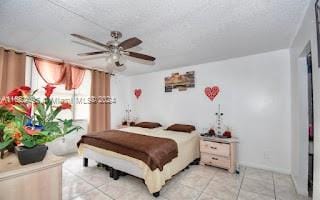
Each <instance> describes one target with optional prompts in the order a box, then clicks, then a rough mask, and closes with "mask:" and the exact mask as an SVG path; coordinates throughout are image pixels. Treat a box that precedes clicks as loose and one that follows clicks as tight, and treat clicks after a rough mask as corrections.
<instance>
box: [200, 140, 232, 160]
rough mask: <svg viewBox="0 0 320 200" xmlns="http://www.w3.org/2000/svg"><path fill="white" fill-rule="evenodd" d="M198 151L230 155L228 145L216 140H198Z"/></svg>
mask: <svg viewBox="0 0 320 200" xmlns="http://www.w3.org/2000/svg"><path fill="white" fill-rule="evenodd" d="M200 151H201V152H205V153H209V154H215V155H219V156H226V157H229V156H230V145H229V144H224V143H218V142H207V141H203V140H201V141H200Z"/></svg>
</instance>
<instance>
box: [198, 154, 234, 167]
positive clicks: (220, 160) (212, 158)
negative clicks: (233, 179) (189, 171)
mask: <svg viewBox="0 0 320 200" xmlns="http://www.w3.org/2000/svg"><path fill="white" fill-rule="evenodd" d="M201 162H202V163H204V164H207V165H212V166H217V167H222V168H226V169H229V168H230V160H229V158H226V157H223V156H217V155H212V154H207V153H201Z"/></svg>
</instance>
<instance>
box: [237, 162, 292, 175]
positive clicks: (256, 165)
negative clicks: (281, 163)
mask: <svg viewBox="0 0 320 200" xmlns="http://www.w3.org/2000/svg"><path fill="white" fill-rule="evenodd" d="M239 164H240V165H242V166H245V167H252V168H257V169H263V170H267V171H272V172H277V173H281V174H287V175H291V170H290V169H284V168H276V167H269V166H265V165H259V164H254V163H248V162H240V163H239Z"/></svg>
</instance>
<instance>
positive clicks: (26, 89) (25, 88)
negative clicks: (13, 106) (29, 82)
mask: <svg viewBox="0 0 320 200" xmlns="http://www.w3.org/2000/svg"><path fill="white" fill-rule="evenodd" d="M19 89H20V91H21V94H22V96H27V95H29V93H30V91H31V88H30V87H28V86H21V87H20V88H19Z"/></svg>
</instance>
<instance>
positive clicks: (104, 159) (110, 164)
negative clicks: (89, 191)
mask: <svg viewBox="0 0 320 200" xmlns="http://www.w3.org/2000/svg"><path fill="white" fill-rule="evenodd" d="M88 159H92V160H95V161H96V162H98V166H100V167H104V168H105V169H106V170H107V171H109V173H110V177H111V178H113V180H118V179H119V178H120V176H125V175H127V174H129V175H132V176H135V177H137V178H139V179H142V180H143V181H144V179H143V175H142V172H141V170H140V168H138V167H137V166H136V165H134V164H133V163H131V162H128V161H126V160H122V159H119V158H115V157H111V156H105V155H102V154H99V153H97V152H95V151H93V150H90V149H85V151H84V153H83V166H84V167H88ZM199 161H200V158H197V159H195V160H194V161H193V162H191V163H190V164H189V165H199ZM189 165H187V166H186V167H185V168H184V169H183V170H182V171H184V170H185V169H189ZM152 195H153V196H154V197H159V196H160V191H158V192H155V193H153V194H152Z"/></svg>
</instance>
